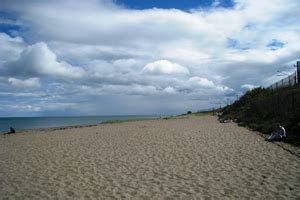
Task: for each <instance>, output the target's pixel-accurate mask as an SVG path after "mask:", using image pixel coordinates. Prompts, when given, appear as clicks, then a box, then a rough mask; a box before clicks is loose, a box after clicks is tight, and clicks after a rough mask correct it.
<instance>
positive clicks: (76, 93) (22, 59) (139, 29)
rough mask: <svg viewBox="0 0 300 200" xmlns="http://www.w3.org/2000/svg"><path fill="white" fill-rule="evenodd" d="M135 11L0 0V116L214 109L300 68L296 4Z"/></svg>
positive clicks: (92, 1) (109, 3) (130, 4)
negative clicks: (297, 65) (295, 66)
mask: <svg viewBox="0 0 300 200" xmlns="http://www.w3.org/2000/svg"><path fill="white" fill-rule="evenodd" d="M136 2H137V1H133V0H131V1H130V0H127V1H126V0H123V1H121V0H120V1H113V0H89V1H80V2H79V1H75V0H67V1H63V0H53V1H39V0H28V1H26V2H25V1H18V0H0V5H1V6H0V116H3V117H5V116H41V115H115V114H175V113H182V112H186V111H187V110H194V111H195V110H202V109H208V108H212V107H219V106H222V105H226V104H228V103H229V102H232V101H233V100H234V99H236V98H237V97H238V96H240V95H241V94H243V92H245V90H247V89H251V88H252V87H255V86H267V85H269V84H271V83H273V82H274V81H276V80H278V79H280V78H281V77H278V76H276V71H277V70H281V71H285V72H287V73H290V72H292V71H293V70H294V69H293V68H291V67H287V66H292V64H293V63H295V61H296V60H299V59H300V48H299V45H300V34H299V33H300V22H299V19H300V12H299V11H298V10H299V9H298V8H299V7H300V2H299V1H298V0H235V1H228V0H226V1H221V0H215V1H191V2H193V3H194V4H190V5H193V7H188V8H187V5H183V4H182V7H181V4H180V3H178V2H180V1H178V2H177V1H174V5H176V6H174V7H172V4H164V5H161V6H160V5H159V4H157V5H156V4H153V5H152V4H151V5H143V4H141V5H138V4H137V3H136ZM154 2H155V1H154ZM156 2H158V1H156ZM175 2H177V3H175ZM197 2H198V3H197ZM195 5H196V6H195ZM167 6H171V7H167Z"/></svg>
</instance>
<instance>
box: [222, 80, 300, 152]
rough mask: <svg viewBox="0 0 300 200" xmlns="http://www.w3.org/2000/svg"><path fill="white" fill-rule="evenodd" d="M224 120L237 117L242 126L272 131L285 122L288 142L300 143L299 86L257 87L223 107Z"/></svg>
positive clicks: (264, 131)
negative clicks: (268, 88) (280, 87)
mask: <svg viewBox="0 0 300 200" xmlns="http://www.w3.org/2000/svg"><path fill="white" fill-rule="evenodd" d="M221 119H237V121H238V122H239V125H241V126H247V127H249V128H251V129H253V130H256V131H259V132H261V133H264V134H269V133H271V132H272V131H274V130H275V129H276V128H277V127H278V123H280V124H282V125H283V126H284V127H285V128H286V131H287V134H288V137H287V139H286V142H287V143H290V144H293V145H295V146H300V86H299V85H298V86H294V87H286V88H282V89H278V90H274V91H271V90H267V89H262V88H256V89H254V90H252V91H248V92H247V93H246V94H245V95H244V96H242V97H241V98H240V99H239V100H237V101H235V102H234V103H233V104H231V105H229V106H226V107H224V108H223V109H222V115H221Z"/></svg>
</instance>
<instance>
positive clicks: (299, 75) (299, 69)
mask: <svg viewBox="0 0 300 200" xmlns="http://www.w3.org/2000/svg"><path fill="white" fill-rule="evenodd" d="M297 81H298V82H297V84H299V83H300V61H297Z"/></svg>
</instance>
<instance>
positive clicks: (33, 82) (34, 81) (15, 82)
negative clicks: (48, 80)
mask: <svg viewBox="0 0 300 200" xmlns="http://www.w3.org/2000/svg"><path fill="white" fill-rule="evenodd" d="M7 81H8V82H9V83H10V84H11V85H12V86H15V87H28V88H35V87H40V86H41V83H40V79H39V78H29V79H25V80H21V79H16V78H8V80H7Z"/></svg>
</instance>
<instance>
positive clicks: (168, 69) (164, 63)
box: [143, 60, 189, 75]
mask: <svg viewBox="0 0 300 200" xmlns="http://www.w3.org/2000/svg"><path fill="white" fill-rule="evenodd" d="M143 72H145V73H148V74H153V75H187V74H189V70H188V69H187V68H186V67H184V66H181V65H179V64H177V63H172V62H170V61H168V60H158V61H155V62H152V63H148V64H147V65H146V66H145V67H144V69H143Z"/></svg>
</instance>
